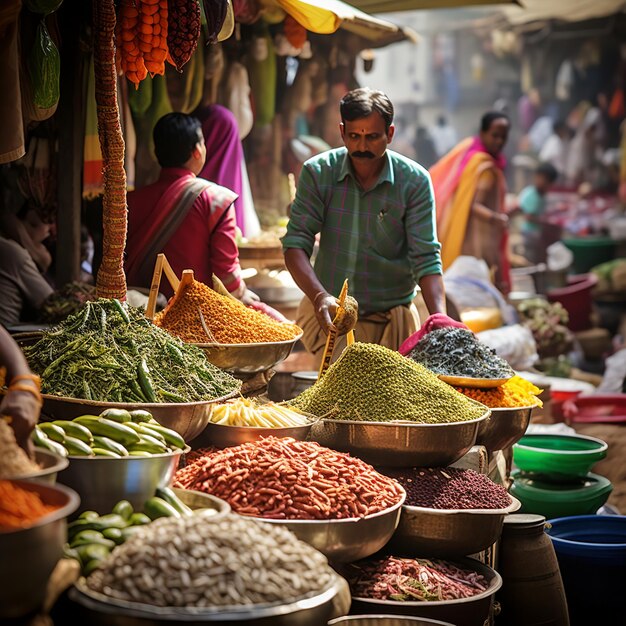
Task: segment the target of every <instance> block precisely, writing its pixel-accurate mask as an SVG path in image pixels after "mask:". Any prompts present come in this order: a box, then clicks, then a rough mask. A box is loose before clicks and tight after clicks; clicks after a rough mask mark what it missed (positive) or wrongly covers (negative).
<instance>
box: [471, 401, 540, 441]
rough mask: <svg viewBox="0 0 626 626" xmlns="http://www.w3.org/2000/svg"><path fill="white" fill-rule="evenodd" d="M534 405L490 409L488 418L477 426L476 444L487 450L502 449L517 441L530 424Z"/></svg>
mask: <svg viewBox="0 0 626 626" xmlns="http://www.w3.org/2000/svg"><path fill="white" fill-rule="evenodd" d="M534 408H535V407H534V406H525V407H515V408H501V409H491V415H490V416H489V419H486V420H485V421H484V422H482V423H481V425H480V426H479V428H478V435H477V436H476V445H480V446H485V448H487V450H504V449H505V448H508V447H509V446H512V445H513V444H514V443H517V442H518V441H519V440H520V439H521V438H522V437H523V436H524V433H525V432H526V429H527V428H528V424H530V416H531V414H532V412H533V409H534Z"/></svg>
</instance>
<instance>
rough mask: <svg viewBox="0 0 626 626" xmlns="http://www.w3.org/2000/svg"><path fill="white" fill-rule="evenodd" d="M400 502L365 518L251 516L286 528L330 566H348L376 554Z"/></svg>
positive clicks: (388, 535)
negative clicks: (322, 518)
mask: <svg viewBox="0 0 626 626" xmlns="http://www.w3.org/2000/svg"><path fill="white" fill-rule="evenodd" d="M405 499H406V493H404V494H403V495H402V499H401V500H400V501H399V502H398V503H397V504H394V505H393V506H392V507H389V508H388V509H384V510H383V511H379V512H378V513H372V514H371V515H367V516H366V517H361V518H348V519H330V520H298V519H295V520H277V519H267V518H263V517H255V518H254V519H257V520H259V521H261V522H265V523H268V524H279V525H280V526H284V527H285V528H288V529H289V530H290V531H291V532H292V533H293V534H294V535H295V536H296V537H298V539H300V540H302V541H304V542H306V543H308V544H309V545H311V546H313V547H314V548H316V549H317V550H319V551H320V552H321V553H322V554H324V555H325V556H326V558H327V559H328V560H329V561H331V562H332V563H350V562H352V561H358V560H359V559H364V558H366V557H368V556H371V555H372V554H374V553H375V552H378V550H380V549H381V548H382V547H383V546H384V545H385V544H386V543H387V542H388V541H389V539H391V537H392V535H393V533H394V531H395V529H396V527H397V526H398V521H399V519H400V509H401V507H402V504H403V503H404V501H405Z"/></svg>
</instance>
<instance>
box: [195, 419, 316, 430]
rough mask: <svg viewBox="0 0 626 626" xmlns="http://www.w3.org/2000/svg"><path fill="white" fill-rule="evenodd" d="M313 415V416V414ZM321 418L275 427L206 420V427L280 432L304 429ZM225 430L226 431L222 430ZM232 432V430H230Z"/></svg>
mask: <svg viewBox="0 0 626 626" xmlns="http://www.w3.org/2000/svg"><path fill="white" fill-rule="evenodd" d="M306 417H307V419H309V416H308V415H307V416H306ZM313 417H314V416H313ZM320 420H321V418H320V417H315V419H313V420H312V421H310V422H307V423H306V424H297V425H295V426H279V427H277V428H270V427H269V426H235V425H233V424H217V423H216V422H211V421H210V422H208V424H207V425H206V428H205V430H206V429H207V428H213V427H214V426H215V427H219V428H236V429H237V430H238V431H239V432H243V433H247V432H249V433H258V432H259V431H261V430H266V431H268V433H277V432H280V431H282V430H295V429H296V428H306V429H309V430H310V429H311V427H312V426H313V425H314V424H317V423H318V422H319V421H320ZM224 432H226V431H224ZM231 432H233V431H231Z"/></svg>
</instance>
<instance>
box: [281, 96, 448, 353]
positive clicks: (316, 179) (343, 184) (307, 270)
mask: <svg viewBox="0 0 626 626" xmlns="http://www.w3.org/2000/svg"><path fill="white" fill-rule="evenodd" d="M340 113H341V120H342V121H341V125H340V129H341V136H342V137H343V141H344V144H345V147H344V148H337V149H335V150H329V151H327V152H324V153H322V154H319V155H317V156H315V157H313V158H312V159H309V160H308V161H307V162H306V163H305V164H304V166H303V168H302V172H301V174H300V178H299V180H298V188H297V193H296V198H295V200H294V202H293V204H292V207H291V216H290V220H289V224H288V226H287V233H286V235H285V236H284V237H283V239H282V244H283V249H284V253H285V263H286V265H287V268H288V269H289V271H290V272H291V274H292V276H293V278H294V280H295V281H296V283H297V284H298V286H299V287H300V288H301V289H302V291H304V293H305V294H306V297H305V298H304V299H303V300H302V303H301V304H300V308H299V310H298V316H297V323H298V324H299V325H300V326H301V327H302V329H303V330H304V336H303V342H304V345H305V347H306V348H307V349H308V350H309V351H310V352H312V353H313V354H316V355H318V356H319V358H321V356H322V352H323V348H324V345H325V334H326V333H327V332H328V330H329V329H330V328H331V327H332V319H333V318H334V315H335V312H336V306H337V300H336V297H337V296H338V295H339V292H340V291H341V286H342V284H343V282H344V279H346V278H347V279H348V283H349V293H350V295H352V296H353V297H354V298H356V300H357V301H358V303H359V323H358V324H357V327H356V328H355V337H356V340H357V341H368V342H372V343H378V344H380V345H385V346H387V347H389V348H392V349H394V350H395V349H398V347H399V346H400V344H401V343H402V342H403V341H404V340H405V339H406V338H407V337H408V336H409V335H411V334H412V333H413V332H415V330H416V329H417V327H418V325H419V319H418V317H417V311H416V309H415V307H414V306H413V305H412V301H413V298H414V297H415V293H416V285H418V284H419V286H420V289H421V291H422V294H423V296H424V301H425V303H426V306H427V308H428V311H429V313H430V314H431V315H432V314H434V313H445V293H444V287H443V280H442V276H441V273H442V269H441V256H440V249H441V246H440V244H439V242H438V241H437V233H436V227H435V203H434V194H433V189H432V185H431V182H430V177H429V175H428V172H427V171H426V170H425V169H424V168H422V167H421V166H420V165H418V164H417V163H415V162H414V161H412V160H411V159H408V158H406V157H403V156H402V155H400V154H398V153H396V152H392V151H391V150H388V149H387V146H388V144H389V143H390V142H391V140H392V138H393V133H394V126H393V124H392V121H393V105H392V104H391V102H390V100H389V98H388V97H387V96H386V95H385V94H383V93H382V92H380V91H373V90H371V89H367V88H363V89H355V90H353V91H351V92H349V93H348V94H346V96H344V98H343V99H342V100H341V103H340ZM318 233H319V234H320V239H319V250H318V253H317V257H316V259H315V266H314V267H311V262H310V258H311V255H312V253H313V247H314V243H315V238H316V236H317V234H318ZM338 347H339V348H340V346H338ZM337 352H338V353H339V352H340V350H338V351H337Z"/></svg>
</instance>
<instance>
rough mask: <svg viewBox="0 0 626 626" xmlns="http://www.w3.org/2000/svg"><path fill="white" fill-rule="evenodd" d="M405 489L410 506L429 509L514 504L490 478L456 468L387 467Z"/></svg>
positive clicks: (488, 507)
mask: <svg viewBox="0 0 626 626" xmlns="http://www.w3.org/2000/svg"><path fill="white" fill-rule="evenodd" d="M385 474H386V475H387V476H391V477H392V478H395V479H396V480H397V481H398V482H399V483H400V484H401V485H402V486H403V487H404V489H405V490H406V502H405V504H407V505H409V506H421V507H426V508H429V509H504V508H506V507H507V506H509V504H511V498H510V496H509V494H508V493H507V491H506V489H505V488H504V487H502V486H501V485H496V483H494V482H493V481H492V480H491V479H490V478H489V477H487V476H485V475H484V474H479V473H478V472H475V471H474V470H470V469H459V468H456V467H446V468H438V467H434V468H433V467H431V468H419V467H413V468H410V469H389V470H385Z"/></svg>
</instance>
